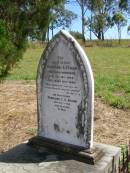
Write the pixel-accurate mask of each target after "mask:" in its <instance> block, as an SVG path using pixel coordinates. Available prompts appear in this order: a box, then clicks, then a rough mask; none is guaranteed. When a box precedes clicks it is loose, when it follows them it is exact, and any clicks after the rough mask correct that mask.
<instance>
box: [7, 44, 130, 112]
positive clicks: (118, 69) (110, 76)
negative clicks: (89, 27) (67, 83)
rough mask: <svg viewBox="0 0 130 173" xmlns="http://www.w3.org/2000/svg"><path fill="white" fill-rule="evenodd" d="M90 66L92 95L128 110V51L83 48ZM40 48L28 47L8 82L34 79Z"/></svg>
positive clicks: (129, 59)
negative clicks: (92, 84) (93, 86)
mask: <svg viewBox="0 0 130 173" xmlns="http://www.w3.org/2000/svg"><path fill="white" fill-rule="evenodd" d="M84 49H85V51H86V54H87V55H88V57H89V59H90V62H91V64H92V69H93V72H94V79H95V95H96V96H98V97H101V99H102V100H103V101H104V102H106V103H109V104H110V105H111V106H114V107H117V108H123V109H125V108H130V48H128V47H121V46H120V47H113V48H105V47H104V48H103V47H102V48H101V47H84ZM42 51H43V48H41V47H37V48H36V47H35V48H29V49H28V50H27V51H26V52H25V54H24V56H23V59H22V60H21V61H20V63H19V64H18V66H17V67H16V68H14V69H13V70H12V72H11V73H10V75H9V76H8V77H7V80H35V79H36V70H37V65H38V61H39V58H40V57H41V54H42Z"/></svg>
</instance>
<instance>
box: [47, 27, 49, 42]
mask: <svg viewBox="0 0 130 173" xmlns="http://www.w3.org/2000/svg"><path fill="white" fill-rule="evenodd" d="M47 42H49V26H48V30H47Z"/></svg>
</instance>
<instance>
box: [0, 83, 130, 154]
mask: <svg viewBox="0 0 130 173" xmlns="http://www.w3.org/2000/svg"><path fill="white" fill-rule="evenodd" d="M129 118H130V110H121V109H117V108H113V107H111V106H109V105H107V104H105V103H103V102H102V101H101V100H100V98H96V99H95V114H94V141H95V142H100V143H106V144H112V145H116V146H120V145H122V144H124V145H125V144H127V142H128V140H129V136H130V121H129ZM36 131H37V103H36V85H35V81H29V82H27V81H22V80H21V81H5V82H4V83H1V84H0V153H1V152H4V151H6V150H8V149H9V148H12V147H13V146H15V145H17V144H20V143H21V142H24V141H26V140H28V139H29V138H31V137H33V136H34V135H36Z"/></svg>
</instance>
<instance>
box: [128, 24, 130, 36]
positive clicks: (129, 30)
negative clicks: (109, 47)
mask: <svg viewBox="0 0 130 173" xmlns="http://www.w3.org/2000/svg"><path fill="white" fill-rule="evenodd" d="M127 32H128V34H130V26H128V29H127Z"/></svg>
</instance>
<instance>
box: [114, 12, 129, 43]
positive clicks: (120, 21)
mask: <svg viewBox="0 0 130 173" xmlns="http://www.w3.org/2000/svg"><path fill="white" fill-rule="evenodd" d="M113 21H114V23H115V24H116V26H117V29H118V39H119V44H120V42H121V30H122V27H124V26H125V25H126V24H127V21H126V19H125V18H124V16H123V15H122V14H121V13H120V12H116V13H115V14H114V15H113Z"/></svg>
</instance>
